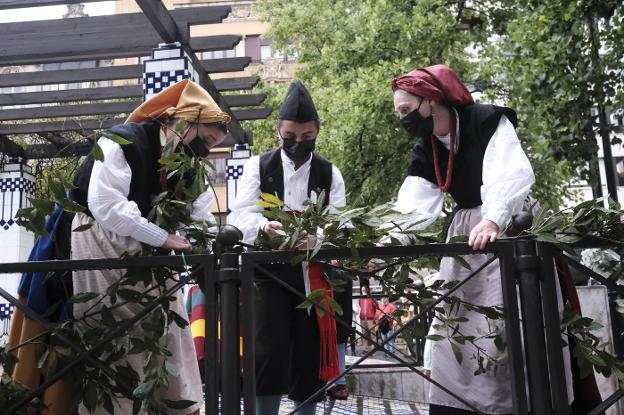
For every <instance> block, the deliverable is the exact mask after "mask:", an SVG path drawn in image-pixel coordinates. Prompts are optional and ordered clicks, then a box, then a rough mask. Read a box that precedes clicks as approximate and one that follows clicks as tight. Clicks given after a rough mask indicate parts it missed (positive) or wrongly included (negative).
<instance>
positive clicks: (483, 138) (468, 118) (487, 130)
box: [408, 104, 517, 209]
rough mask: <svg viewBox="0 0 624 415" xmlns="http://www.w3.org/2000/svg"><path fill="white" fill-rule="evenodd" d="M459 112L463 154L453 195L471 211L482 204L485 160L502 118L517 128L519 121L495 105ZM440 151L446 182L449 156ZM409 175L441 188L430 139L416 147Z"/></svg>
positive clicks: (455, 174)
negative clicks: (504, 117) (438, 183)
mask: <svg viewBox="0 0 624 415" xmlns="http://www.w3.org/2000/svg"><path fill="white" fill-rule="evenodd" d="M456 109H457V114H458V116H459V151H458V152H457V154H455V162H454V166H453V182H452V183H451V187H450V189H449V193H450V194H451V196H452V197H453V200H455V203H457V205H458V206H459V207H460V208H463V209H469V208H473V207H476V206H479V205H481V204H482V200H481V185H482V184H483V180H482V171H483V156H484V155H485V150H486V148H487V146H488V143H489V142H490V139H491V138H492V135H494V132H495V131H496V128H497V127H498V122H499V121H500V118H501V116H503V115H505V116H506V117H507V118H508V119H509V121H511V123H512V124H513V125H514V126H516V124H517V117H516V113H515V112H514V111H513V110H512V109H510V108H505V107H497V106H495V105H482V104H474V105H468V106H465V107H462V108H456ZM438 151H439V157H438V159H439V161H440V170H441V173H442V180H443V181H444V180H445V179H446V168H447V165H448V156H449V152H448V150H447V149H446V147H444V146H443V145H439V146H438ZM408 175H410V176H419V177H422V178H424V179H426V180H428V181H430V182H431V183H434V184H437V181H436V176H435V169H434V164H433V149H432V146H431V140H430V139H422V140H421V139H419V141H418V143H417V144H416V146H414V149H413V150H412V160H411V161H410V164H409V167H408Z"/></svg>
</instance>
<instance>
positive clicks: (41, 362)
mask: <svg viewBox="0 0 624 415" xmlns="http://www.w3.org/2000/svg"><path fill="white" fill-rule="evenodd" d="M49 354H50V349H47V348H46V349H45V351H44V352H43V354H42V355H41V357H39V360H38V361H37V368H39V369H41V368H42V367H43V365H45V363H46V361H47V360H48V355H49Z"/></svg>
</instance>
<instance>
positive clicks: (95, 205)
mask: <svg viewBox="0 0 624 415" xmlns="http://www.w3.org/2000/svg"><path fill="white" fill-rule="evenodd" d="M98 144H99V145H100V147H101V148H102V152H103V153H104V161H103V162H101V161H97V160H96V161H95V163H94V164H93V170H92V171H91V179H90V181H89V192H88V196H87V200H88V204H89V210H90V211H91V214H92V215H93V218H94V219H95V220H96V221H97V222H98V223H99V224H100V225H101V226H102V227H103V228H104V229H106V230H108V231H110V232H113V233H115V234H117V235H120V236H130V237H132V238H134V239H136V240H138V241H140V242H143V243H145V244H148V245H151V246H154V247H159V246H162V245H163V244H164V243H165V242H166V240H167V237H168V233H167V231H166V230H164V229H162V228H161V227H159V226H157V225H155V224H154V223H151V222H149V221H148V220H147V219H146V218H144V217H143V216H141V211H140V210H139V207H138V205H137V204H136V203H135V202H133V201H130V200H128V194H129V193H130V181H131V179H132V172H131V170H130V166H129V165H128V162H127V161H126V158H125V157H124V154H123V151H122V149H121V146H120V145H119V144H117V143H115V142H114V141H112V140H110V139H108V138H106V137H102V138H100V139H99V141H98Z"/></svg>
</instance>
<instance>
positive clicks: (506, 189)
mask: <svg viewBox="0 0 624 415" xmlns="http://www.w3.org/2000/svg"><path fill="white" fill-rule="evenodd" d="M438 139H439V140H440V142H441V143H442V144H443V145H444V146H445V147H446V148H447V149H449V145H450V144H449V143H450V139H449V138H448V137H438ZM482 181H483V184H482V185H481V200H482V201H483V205H482V206H481V213H482V216H483V219H488V220H491V221H492V222H494V223H496V224H497V225H498V227H499V228H500V229H501V230H503V229H504V228H505V226H506V225H507V222H508V221H509V219H510V218H511V216H512V215H513V214H515V213H518V212H519V211H520V210H521V209H522V204H523V202H524V199H525V198H526V196H527V195H528V194H529V190H530V189H531V186H532V185H533V183H535V175H534V174H533V169H532V167H531V163H530V162H529V159H528V158H527V156H526V154H524V151H523V150H522V147H521V145H520V140H518V136H517V135H516V130H515V129H514V127H513V124H512V123H511V122H510V121H509V120H508V119H507V117H505V116H502V117H501V119H500V121H499V123H498V126H497V128H496V131H495V132H494V134H493V135H492V138H491V139H490V141H489V143H488V146H487V148H486V150H485V154H484V157H483V172H482ZM443 203H444V193H442V191H441V190H440V188H439V187H438V186H437V184H433V183H431V182H429V181H428V180H426V179H424V178H422V177H418V176H408V177H406V178H405V181H404V182H403V184H402V185H401V188H400V189H399V195H398V198H397V201H396V203H395V207H396V209H397V210H398V211H399V212H401V213H405V214H411V218H410V219H409V220H406V221H403V222H401V223H400V226H401V228H402V229H406V228H408V227H410V228H411V229H422V228H425V227H427V226H428V225H430V224H431V223H432V222H433V221H435V219H436V218H437V217H438V216H440V213H441V212H442V206H443ZM418 221H423V222H421V223H418V224H414V223H415V222H418Z"/></svg>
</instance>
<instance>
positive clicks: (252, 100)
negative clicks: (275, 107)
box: [223, 94, 267, 107]
mask: <svg viewBox="0 0 624 415" xmlns="http://www.w3.org/2000/svg"><path fill="white" fill-rule="evenodd" d="M266 98H267V96H266V94H237V95H223V99H224V100H225V102H227V104H228V105H229V106H230V107H253V106H256V105H260V104H262V103H263V102H264V101H265V100H266Z"/></svg>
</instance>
